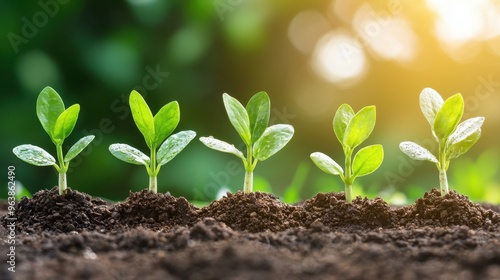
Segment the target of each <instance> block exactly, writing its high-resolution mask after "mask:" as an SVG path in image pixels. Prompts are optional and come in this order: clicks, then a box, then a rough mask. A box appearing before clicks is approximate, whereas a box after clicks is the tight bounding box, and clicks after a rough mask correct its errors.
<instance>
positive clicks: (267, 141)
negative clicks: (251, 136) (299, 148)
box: [253, 124, 294, 161]
mask: <svg viewBox="0 0 500 280" xmlns="http://www.w3.org/2000/svg"><path fill="white" fill-rule="evenodd" d="M293 133H294V130H293V126H291V125H289V124H276V125H272V126H270V127H268V128H266V130H265V131H264V133H263V134H262V136H261V137H260V138H259V140H257V142H255V144H254V145H253V155H254V157H255V158H256V159H258V160H260V161H263V160H266V159H267V158H269V157H270V156H272V155H274V154H275V153H276V152H278V151H279V150H281V149H282V148H283V147H284V146H285V145H286V144H287V143H288V141H290V139H292V136H293Z"/></svg>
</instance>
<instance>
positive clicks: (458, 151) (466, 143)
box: [446, 128, 481, 160]
mask: <svg viewBox="0 0 500 280" xmlns="http://www.w3.org/2000/svg"><path fill="white" fill-rule="evenodd" d="M480 137H481V128H478V129H476V130H474V132H473V133H471V134H469V135H468V136H467V137H466V138H465V139H462V140H461V141H459V142H455V143H454V144H452V145H451V146H449V148H448V150H447V154H446V157H447V158H448V160H450V159H454V158H457V157H459V156H461V155H463V154H465V153H466V152H467V151H468V150H469V149H470V148H471V147H472V146H474V144H476V142H477V140H479V138H480Z"/></svg>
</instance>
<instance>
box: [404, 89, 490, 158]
mask: <svg viewBox="0 0 500 280" xmlns="http://www.w3.org/2000/svg"><path fill="white" fill-rule="evenodd" d="M420 109H421V110H422V113H423V114H424V116H425V118H426V119H427V121H428V122H429V124H430V125H431V128H432V134H433V136H434V138H436V140H437V142H438V143H439V144H440V145H444V153H445V158H446V160H450V159H454V158H457V157H459V156H461V155H462V154H464V153H465V152H467V151H468V150H469V149H470V148H471V147H472V146H473V145H474V144H475V143H476V142H477V140H479V138H480V137H481V126H482V125H483V123H484V117H474V118H470V119H467V120H465V121H463V122H462V123H460V124H459V122H460V119H461V118H462V115H463V113H464V100H463V97H462V95H461V94H459V93H457V94H455V95H453V96H451V97H449V98H448V99H447V100H446V101H444V100H443V98H442V97H441V96H440V95H439V93H437V92H436V91H435V90H433V89H431V88H425V89H424V90H423V91H422V92H421V93H420ZM399 147H400V149H401V151H403V152H404V153H405V154H407V155H408V156H409V157H411V158H413V159H415V160H428V161H431V162H434V163H438V162H439V160H438V159H437V158H436V157H435V156H434V155H433V154H432V153H431V152H430V151H428V150H427V149H425V148H424V147H422V146H420V145H418V144H416V143H413V142H410V141H405V142H402V143H401V144H400V145H399Z"/></svg>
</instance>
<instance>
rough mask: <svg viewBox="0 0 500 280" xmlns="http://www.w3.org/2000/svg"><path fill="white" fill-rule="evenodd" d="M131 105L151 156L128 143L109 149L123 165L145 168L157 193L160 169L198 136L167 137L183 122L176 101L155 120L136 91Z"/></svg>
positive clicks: (113, 145) (163, 108)
mask: <svg viewBox="0 0 500 280" xmlns="http://www.w3.org/2000/svg"><path fill="white" fill-rule="evenodd" d="M129 104H130V110H131V111H132V117H133V119H134V122H135V124H136V125H137V128H138V129H139V131H140V132H141V134H142V135H143V136H144V140H146V144H147V145H148V147H149V149H150V156H149V157H148V156H147V155H145V154H144V153H142V152H141V151H139V150H138V149H136V148H134V147H131V146H129V145H127V144H112V145H110V146H109V151H110V152H111V154H113V155H114V156H115V157H117V158H118V159H120V160H122V161H124V162H128V163H131V164H136V165H144V166H145V167H146V170H147V172H148V175H149V190H150V191H152V192H154V193H156V192H157V176H158V173H159V172H160V168H161V166H162V165H164V164H166V163H167V162H169V161H170V160H172V159H173V158H174V157H175V156H176V155H177V154H179V153H180V152H181V151H182V150H183V149H184V148H185V147H186V146H187V145H188V144H189V142H191V140H193V138H194V137H195V136H196V133H195V132H194V131H191V130H187V131H181V132H178V133H176V134H174V135H172V136H170V137H168V136H169V135H170V134H172V132H173V131H174V129H175V128H176V127H177V125H178V124H179V121H180V109H179V103H177V101H172V102H170V103H168V104H166V105H165V106H163V107H162V108H161V109H160V111H158V113H157V114H156V115H155V116H154V117H153V114H152V113H151V110H150V109H149V106H148V104H147V103H146V101H144V98H143V97H142V96H141V95H140V94H139V93H138V92H137V91H135V90H133V91H132V92H131V93H130V97H129ZM167 137H168V138H167ZM165 138H166V139H167V140H165ZM163 140H165V141H163ZM162 142H163V143H162ZM158 147H159V148H158ZM157 149H158V151H157Z"/></svg>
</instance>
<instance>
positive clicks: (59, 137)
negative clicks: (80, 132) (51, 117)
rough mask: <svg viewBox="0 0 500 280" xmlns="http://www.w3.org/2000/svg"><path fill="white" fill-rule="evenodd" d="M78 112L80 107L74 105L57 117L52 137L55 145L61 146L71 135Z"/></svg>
mask: <svg viewBox="0 0 500 280" xmlns="http://www.w3.org/2000/svg"><path fill="white" fill-rule="evenodd" d="M79 112H80V105H78V104H74V105H72V106H70V107H69V108H68V109H66V110H64V112H62V113H61V114H60V115H59V117H58V118H57V121H56V125H55V126H54V134H53V136H52V137H53V138H52V140H53V141H54V142H55V143H57V144H61V143H62V142H63V141H64V139H66V138H67V137H68V136H69V135H70V134H71V132H72V131H73V129H74V128H75V125H76V121H77V120H78V113H79Z"/></svg>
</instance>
